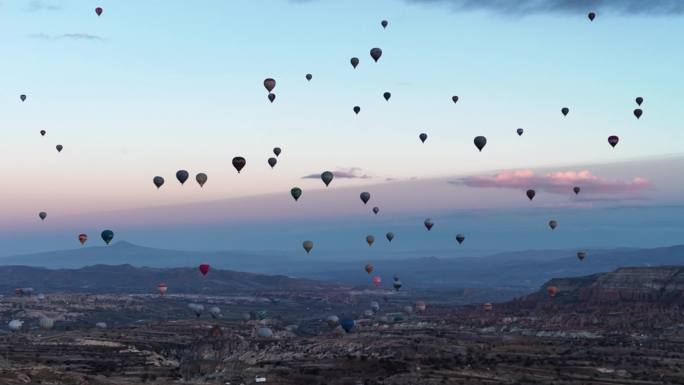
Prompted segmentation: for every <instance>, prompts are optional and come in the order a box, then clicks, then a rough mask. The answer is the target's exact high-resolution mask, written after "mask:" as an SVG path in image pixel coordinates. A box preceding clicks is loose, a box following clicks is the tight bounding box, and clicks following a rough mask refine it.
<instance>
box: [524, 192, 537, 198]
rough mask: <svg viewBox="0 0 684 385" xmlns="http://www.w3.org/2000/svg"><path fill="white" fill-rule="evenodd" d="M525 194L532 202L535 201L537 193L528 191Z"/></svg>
mask: <svg viewBox="0 0 684 385" xmlns="http://www.w3.org/2000/svg"><path fill="white" fill-rule="evenodd" d="M525 194H526V195H527V197H528V198H529V199H530V200H532V199H534V197H535V195H537V192H536V191H534V190H527V192H526V193H525Z"/></svg>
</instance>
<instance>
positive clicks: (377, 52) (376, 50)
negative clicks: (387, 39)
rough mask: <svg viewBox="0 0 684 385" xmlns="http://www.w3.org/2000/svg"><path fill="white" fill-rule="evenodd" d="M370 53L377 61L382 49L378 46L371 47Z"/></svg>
mask: <svg viewBox="0 0 684 385" xmlns="http://www.w3.org/2000/svg"><path fill="white" fill-rule="evenodd" d="M370 55H371V57H372V58H373V60H375V62H376V63H377V62H378V60H380V57H381V56H382V50H381V49H380V48H373V49H371V50H370Z"/></svg>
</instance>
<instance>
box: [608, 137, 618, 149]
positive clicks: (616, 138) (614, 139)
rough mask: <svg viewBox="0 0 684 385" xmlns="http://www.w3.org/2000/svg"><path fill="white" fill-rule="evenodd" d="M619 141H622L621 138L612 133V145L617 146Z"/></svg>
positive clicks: (610, 142)
mask: <svg viewBox="0 0 684 385" xmlns="http://www.w3.org/2000/svg"><path fill="white" fill-rule="evenodd" d="M619 142H620V138H619V137H617V136H615V135H611V136H609V137H608V144H610V145H611V147H613V148H615V146H617V144H618V143H619Z"/></svg>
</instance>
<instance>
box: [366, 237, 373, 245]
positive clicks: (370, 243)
mask: <svg viewBox="0 0 684 385" xmlns="http://www.w3.org/2000/svg"><path fill="white" fill-rule="evenodd" d="M374 242H375V237H374V236H372V235H369V236H367V237H366V243H368V246H373V243H374Z"/></svg>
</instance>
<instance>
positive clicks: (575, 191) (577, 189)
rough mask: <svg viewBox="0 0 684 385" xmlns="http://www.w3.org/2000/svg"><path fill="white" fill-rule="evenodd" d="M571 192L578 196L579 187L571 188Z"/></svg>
mask: <svg viewBox="0 0 684 385" xmlns="http://www.w3.org/2000/svg"><path fill="white" fill-rule="evenodd" d="M572 191H573V192H574V193H575V195H577V194H579V193H580V191H582V189H581V188H580V187H579V186H575V187H573V188H572Z"/></svg>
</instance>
